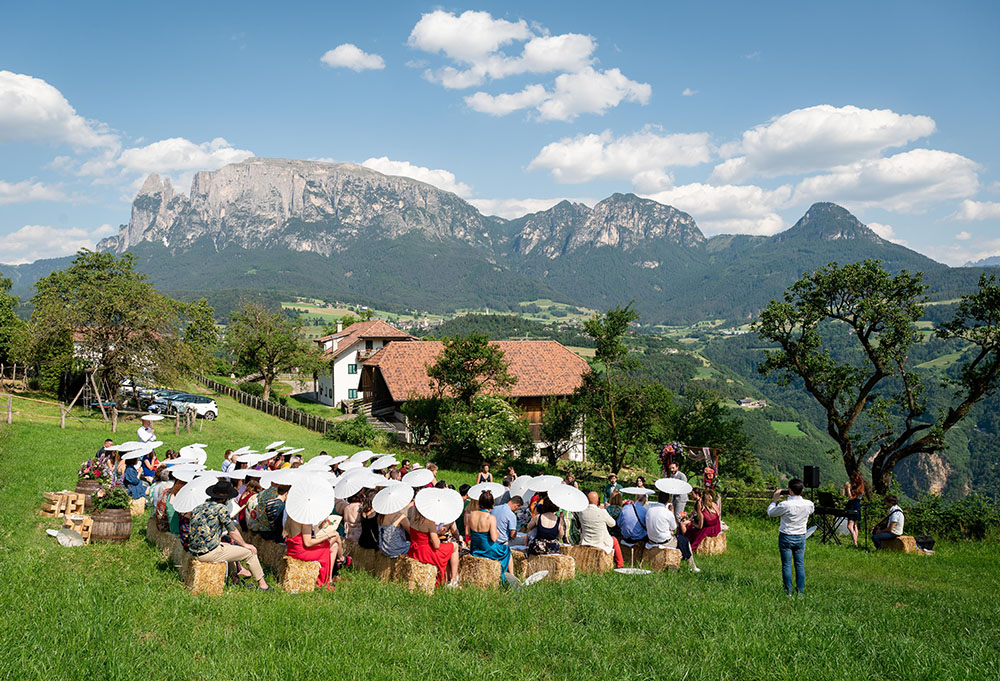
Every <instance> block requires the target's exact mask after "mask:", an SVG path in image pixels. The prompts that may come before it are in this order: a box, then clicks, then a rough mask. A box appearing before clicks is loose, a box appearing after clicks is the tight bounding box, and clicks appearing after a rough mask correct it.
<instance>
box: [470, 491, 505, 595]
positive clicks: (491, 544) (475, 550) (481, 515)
mask: <svg viewBox="0 0 1000 681" xmlns="http://www.w3.org/2000/svg"><path fill="white" fill-rule="evenodd" d="M492 510H493V494H492V493H491V492H489V491H486V492H483V493H482V494H481V495H480V496H479V509H478V510H476V511H472V512H471V513H469V516H468V519H467V520H466V523H465V529H466V530H468V532H469V536H470V538H471V542H470V544H471V548H472V551H471V552H472V555H474V556H478V557H480V558H489V559H490V560H497V561H500V583H501V584H505V583H506V581H507V578H506V574H507V567H508V565H509V564H510V547H509V546H507V544H506V542H499V541H497V539H499V536H500V533H499V532H498V531H497V519H496V517H495V516H493V514H492V513H490V511H492Z"/></svg>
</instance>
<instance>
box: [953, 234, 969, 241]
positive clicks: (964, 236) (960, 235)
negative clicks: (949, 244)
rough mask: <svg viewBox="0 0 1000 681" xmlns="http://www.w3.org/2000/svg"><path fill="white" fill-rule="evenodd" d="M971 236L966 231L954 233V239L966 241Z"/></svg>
mask: <svg viewBox="0 0 1000 681" xmlns="http://www.w3.org/2000/svg"><path fill="white" fill-rule="evenodd" d="M971 238H972V235H971V234H969V233H968V232H959V233H958V234H956V235H955V240H956V241H968V240H969V239H971Z"/></svg>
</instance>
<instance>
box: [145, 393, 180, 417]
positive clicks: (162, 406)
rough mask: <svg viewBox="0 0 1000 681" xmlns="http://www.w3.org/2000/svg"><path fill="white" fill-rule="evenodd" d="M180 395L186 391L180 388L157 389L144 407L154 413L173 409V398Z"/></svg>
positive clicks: (163, 412) (162, 412)
mask: <svg viewBox="0 0 1000 681" xmlns="http://www.w3.org/2000/svg"><path fill="white" fill-rule="evenodd" d="M181 395H187V393H186V392H184V391H182V390H158V391H157V392H156V393H155V394H154V395H153V399H152V401H151V402H150V403H149V404H148V405H147V406H146V408H147V409H148V410H149V411H151V412H153V413H154V414H165V413H167V412H169V411H173V410H174V409H175V407H174V400H175V399H176V398H177V397H179V396H181Z"/></svg>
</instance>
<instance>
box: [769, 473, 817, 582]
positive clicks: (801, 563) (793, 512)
mask: <svg viewBox="0 0 1000 681" xmlns="http://www.w3.org/2000/svg"><path fill="white" fill-rule="evenodd" d="M804 487H805V485H804V484H803V482H802V481H801V480H799V479H798V478H796V479H794V480H792V481H791V482H789V483H788V498H787V499H785V500H784V501H779V499H781V496H782V494H784V492H785V490H782V489H776V490H774V497H773V498H772V499H771V505H770V506H768V507H767V514H768V515H769V516H771V517H772V518H780V519H781V521H780V524H779V526H778V550H779V551H780V552H781V579H782V581H783V582H784V585H785V593H787V594H788V595H789V596H791V595H792V592H793V591H792V590H793V585H792V563H794V564H795V585H794V586H795V588H797V589H798V591H799V595H800V596H801V595H802V594H804V593H805V590H806V566H805V556H806V524H807V523H808V522H809V516H810V515H812V514H813V511H815V510H816V509H815V507H814V506H813V502H811V501H809V500H808V499H803V498H802V489H803V488H804Z"/></svg>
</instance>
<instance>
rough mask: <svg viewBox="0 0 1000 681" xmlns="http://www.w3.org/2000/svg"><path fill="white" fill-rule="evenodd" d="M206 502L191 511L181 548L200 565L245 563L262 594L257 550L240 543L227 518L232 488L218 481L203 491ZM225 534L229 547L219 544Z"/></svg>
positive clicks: (262, 583)
mask: <svg viewBox="0 0 1000 681" xmlns="http://www.w3.org/2000/svg"><path fill="white" fill-rule="evenodd" d="M205 491H206V493H207V494H208V501H206V502H204V503H203V504H200V505H199V506H196V507H195V509H194V510H193V511H191V520H190V522H189V524H188V528H187V532H186V533H185V534H186V539H185V545H184V548H185V549H186V550H187V551H188V553H191V554H192V555H194V557H195V559H196V560H199V561H201V562H202V563H222V562H226V563H232V564H234V565H235V564H236V563H238V562H243V561H245V562H246V566H247V567H248V568H249V569H250V575H251V576H252V577H253V579H255V580H256V581H257V588H259V589H261V590H264V591H266V590H267V589H268V588H269V587H268V586H267V582H266V581H265V580H264V571H263V570H261V567H260V561H259V560H257V549H256V548H255V547H254V546H252V545H250V544H247V543H246V542H245V541H243V537H242V536H240V530H239V528H238V527H237V526H236V521H235V520H233V517H232V516H231V515H229V511H228V510H227V509H226V502H227V501H229V500H230V499H232V498H234V497H235V496H236V488H235V487H233V486H232V485H231V484H229V482H228V481H225V480H220V481H219V482H217V483H215V484H214V485H212V486H211V487H209V488H208V489H207V490H205ZM226 533H228V534H229V538H230V540H231V541H232V542H233V543H231V544H228V543H224V542H223V541H222V535H223V534H226Z"/></svg>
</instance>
